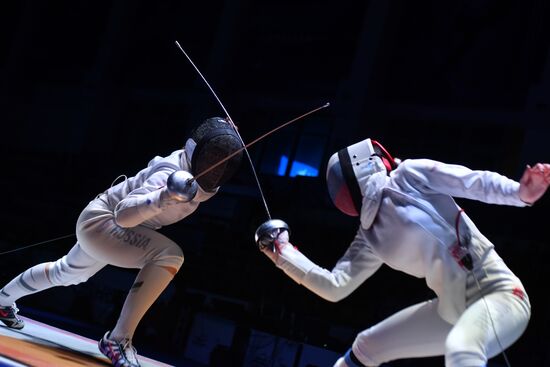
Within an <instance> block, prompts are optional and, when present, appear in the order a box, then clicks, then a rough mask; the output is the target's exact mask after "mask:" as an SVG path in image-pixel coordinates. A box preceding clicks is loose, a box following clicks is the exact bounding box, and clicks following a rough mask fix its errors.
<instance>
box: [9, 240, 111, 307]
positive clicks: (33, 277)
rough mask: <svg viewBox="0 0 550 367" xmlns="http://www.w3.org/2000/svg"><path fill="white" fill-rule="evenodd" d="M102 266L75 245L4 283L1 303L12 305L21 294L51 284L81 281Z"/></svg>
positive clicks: (61, 284) (41, 288)
mask: <svg viewBox="0 0 550 367" xmlns="http://www.w3.org/2000/svg"><path fill="white" fill-rule="evenodd" d="M104 266H105V264H103V263H99V262H97V261H96V260H95V259H93V258H91V257H90V256H89V255H88V254H86V253H85V252H84V251H83V250H82V249H81V248H80V246H79V245H78V244H76V245H75V246H73V248H72V249H71V250H70V251H69V253H68V254H67V255H65V256H63V257H62V258H61V259H59V260H57V261H55V262H46V263H42V264H38V265H35V266H33V267H31V268H29V269H27V270H25V271H24V272H22V273H21V274H19V275H18V276H17V277H15V278H14V279H13V280H11V281H10V282H9V283H8V284H6V285H5V286H4V288H2V289H1V290H0V306H9V305H12V304H13V303H14V302H15V301H17V300H18V299H19V298H21V297H24V296H27V295H29V294H33V293H36V292H40V291H43V290H46V289H48V288H51V287H55V286H68V285H72V284H78V283H81V282H84V281H86V280H87V279H88V278H89V277H91V276H92V275H94V274H95V273H96V272H98V271H99V270H100V269H101V268H103V267H104Z"/></svg>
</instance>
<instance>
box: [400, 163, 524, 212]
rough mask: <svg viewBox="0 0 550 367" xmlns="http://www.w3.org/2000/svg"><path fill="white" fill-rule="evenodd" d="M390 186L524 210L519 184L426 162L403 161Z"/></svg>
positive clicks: (492, 174)
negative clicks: (400, 186) (394, 185)
mask: <svg viewBox="0 0 550 367" xmlns="http://www.w3.org/2000/svg"><path fill="white" fill-rule="evenodd" d="M393 177H394V182H396V183H397V184H399V185H402V186H403V187H404V188H407V187H408V188H409V189H413V190H419V191H422V192H425V193H443V194H448V195H450V196H453V197H460V198H466V199H472V200H478V201H482V202H485V203H489V204H500V205H511V206H518V207H521V206H526V205H529V204H531V203H530V202H526V201H524V200H522V198H521V197H520V183H519V182H517V181H514V180H512V179H509V178H507V177H505V176H503V175H500V174H498V173H496V172H491V171H481V170H471V169H469V168H467V167H464V166H461V165H456V164H446V163H442V162H438V161H433V160H429V159H408V160H405V161H403V162H402V163H401V164H400V165H399V168H398V169H397V170H395V172H394V174H393Z"/></svg>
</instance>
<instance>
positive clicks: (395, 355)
mask: <svg viewBox="0 0 550 367" xmlns="http://www.w3.org/2000/svg"><path fill="white" fill-rule="evenodd" d="M437 305H438V301H437V299H436V300H432V301H427V302H422V303H419V304H416V305H413V306H410V307H408V308H405V309H403V310H401V311H399V312H397V313H395V314H394V315H392V316H390V317H388V318H387V319H385V320H383V321H382V322H380V323H378V324H376V325H374V326H373V327H371V328H369V329H367V330H365V331H363V332H361V333H359V334H358V335H357V337H356V338H355V341H354V342H353V345H352V348H351V351H352V352H353V355H354V356H355V358H356V359H357V360H358V361H359V362H360V363H362V364H363V365H365V366H378V365H380V364H382V363H385V362H389V361H393V360H396V359H402V358H417V357H430V356H438V355H443V354H444V352H445V338H446V337H447V334H448V333H449V331H450V330H451V327H452V325H451V324H449V323H447V322H446V321H444V320H443V319H442V318H441V317H440V316H439V314H438V313H437ZM348 364H349V363H348Z"/></svg>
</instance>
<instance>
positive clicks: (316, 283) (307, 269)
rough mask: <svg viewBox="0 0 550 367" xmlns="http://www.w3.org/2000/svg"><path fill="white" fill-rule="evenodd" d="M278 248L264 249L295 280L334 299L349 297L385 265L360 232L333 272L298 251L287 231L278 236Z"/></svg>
mask: <svg viewBox="0 0 550 367" xmlns="http://www.w3.org/2000/svg"><path fill="white" fill-rule="evenodd" d="M326 245H328V244H326ZM276 248H277V250H276V251H272V250H270V249H264V250H263V252H264V254H266V255H267V256H268V257H269V258H270V259H271V260H272V261H273V262H274V263H275V265H276V266H277V267H278V268H280V269H282V270H283V271H284V272H285V273H286V274H287V275H288V276H289V277H290V278H292V279H293V280H294V281H295V282H297V283H298V284H302V285H303V286H304V287H306V288H308V289H309V290H310V291H312V292H313V293H315V294H317V295H318V296H320V297H322V298H324V299H326V300H328V301H331V302H337V301H340V300H341V299H343V298H345V297H347V296H348V295H349V294H351V293H352V292H353V291H354V290H355V289H356V288H357V287H358V286H359V285H360V284H361V283H363V282H364V281H365V280H366V279H367V278H369V277H370V276H371V275H372V274H373V273H374V272H376V270H378V268H380V266H381V265H382V262H381V261H380V260H379V259H378V257H376V256H375V255H374V254H373V253H372V252H371V251H370V248H369V247H368V246H367V245H366V243H365V241H364V239H363V238H362V236H361V234H360V232H359V233H358V234H357V235H356V237H355V239H354V241H353V242H352V243H351V245H350V246H349V248H348V249H347V251H346V253H345V254H344V256H342V258H340V260H338V262H337V263H336V266H335V267H334V268H333V269H332V270H331V271H329V270H327V269H324V268H322V267H320V266H318V265H316V264H315V263H313V262H312V261H311V260H309V259H308V258H307V257H306V256H305V255H303V254H302V253H301V252H300V251H298V249H297V248H295V247H294V246H293V245H292V244H291V243H290V242H288V232H286V231H285V232H283V233H282V234H281V235H279V240H278V241H277V242H276Z"/></svg>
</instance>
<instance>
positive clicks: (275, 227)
mask: <svg viewBox="0 0 550 367" xmlns="http://www.w3.org/2000/svg"><path fill="white" fill-rule="evenodd" d="M176 46H178V48H179V49H180V51H181V52H182V53H183V54H184V55H185V57H186V58H187V60H188V61H189V62H190V63H191V65H192V66H193V68H195V70H196V71H197V73H198V74H199V75H200V77H201V78H202V80H203V81H204V83H205V84H206V85H207V86H208V89H210V92H212V94H213V95H214V97H215V98H216V100H217V101H218V104H219V105H220V106H221V108H222V110H223V111H224V113H225V115H226V116H227V118H228V120H229V122H230V123H231V127H232V128H233V130H235V132H236V133H237V136H238V137H239V140H240V141H241V143H242V145H243V147H242V148H241V149H240V150H237V151H236V152H233V153H232V154H231V155H229V156H228V157H226V158H225V159H223V160H222V161H220V162H218V163H216V164H214V165H213V166H212V167H209V168H208V169H207V170H205V171H204V172H201V173H199V174H198V175H197V176H195V180H196V178H198V177H200V176H201V175H203V174H205V173H206V172H208V171H209V170H211V169H213V168H215V167H216V166H218V165H219V164H222V163H223V162H225V161H226V160H228V159H230V158H231V157H233V156H234V155H236V154H238V153H239V152H240V151H244V152H245V154H246V156H247V158H248V162H249V163H250V168H251V169H252V173H253V174H254V178H255V180H256V185H257V187H258V190H259V192H260V196H261V198H262V201H263V204H264V207H265V211H266V214H267V218H268V220H267V221H265V222H264V223H263V224H262V225H261V226H260V227H258V229H257V230H256V233H255V234H254V242H256V243H257V244H258V246H259V247H260V249H262V248H264V247H266V246H268V245H269V243H271V242H272V241H270V239H273V238H274V237H273V236H275V237H276V236H277V235H278V234H279V233H280V232H281V231H283V230H287V231H290V229H289V227H288V224H286V223H285V222H284V221H282V220H280V219H272V218H271V213H270V211H269V207H268V205H267V200H266V198H265V195H264V193H263V190H262V185H261V184H260V180H259V179H258V175H257V173H256V169H255V168H254V163H252V159H251V158H250V154H249V153H248V149H247V148H248V147H249V146H250V145H252V144H254V143H255V142H256V141H258V140H261V139H263V138H264V137H265V136H267V135H269V134H271V133H273V132H275V131H276V130H279V129H280V128H283V127H284V126H286V125H289V124H291V123H292V122H294V121H297V120H299V119H301V118H303V117H305V116H307V115H309V114H311V113H314V112H316V111H318V110H320V109H323V108H326V107H328V106H329V105H330V104H329V103H326V104H324V105H323V106H321V107H318V108H316V109H314V110H312V111H310V112H307V113H305V114H303V115H301V116H298V117H297V118H295V119H292V120H290V121H288V122H286V123H284V124H282V125H281V126H279V127H278V128H276V129H274V130H272V131H270V132H268V133H267V134H264V135H262V136H261V137H260V138H258V139H256V140H254V141H252V142H251V143H249V144H248V145H246V144H245V143H244V141H243V139H242V137H241V135H240V134H239V131H238V129H237V127H236V126H235V123H234V122H233V119H232V118H231V116H230V115H229V112H228V111H227V109H226V108H225V106H224V105H223V103H222V101H221V100H220V99H219V98H218V96H217V94H216V92H214V89H212V87H211V86H210V83H208V81H207V80H206V78H205V77H204V75H203V74H202V73H201V72H200V70H199V68H198V67H197V66H196V65H195V63H194V62H193V60H191V57H189V55H188V54H187V52H185V50H184V49H183V47H181V45H180V44H179V42H178V41H176ZM191 180H192V179H190V180H189V181H187V182H191Z"/></svg>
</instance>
